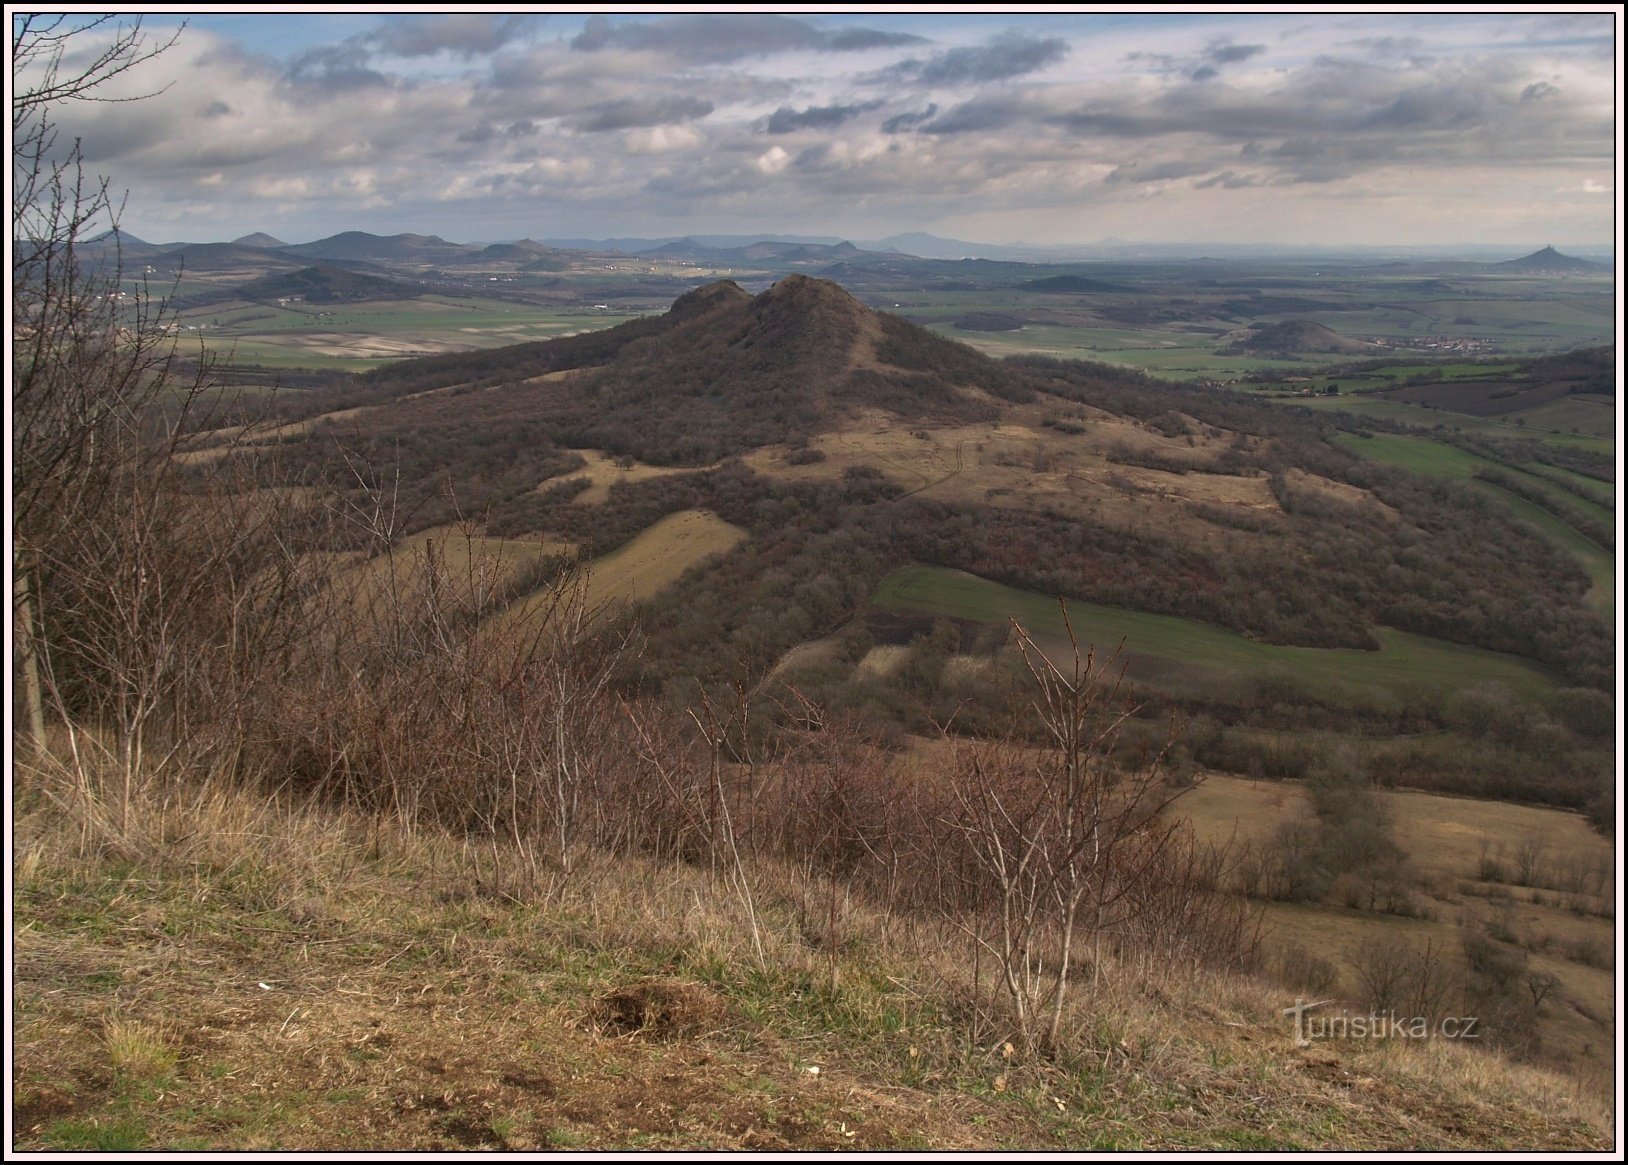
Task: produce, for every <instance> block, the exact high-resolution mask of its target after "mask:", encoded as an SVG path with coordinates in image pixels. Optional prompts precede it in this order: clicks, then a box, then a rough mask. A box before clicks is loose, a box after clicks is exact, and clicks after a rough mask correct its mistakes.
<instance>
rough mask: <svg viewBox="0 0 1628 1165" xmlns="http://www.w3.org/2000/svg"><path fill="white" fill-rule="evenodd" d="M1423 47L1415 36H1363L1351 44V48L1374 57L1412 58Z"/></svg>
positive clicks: (1421, 42)
mask: <svg viewBox="0 0 1628 1165" xmlns="http://www.w3.org/2000/svg"><path fill="white" fill-rule="evenodd" d="M1423 45H1424V42H1423V41H1421V40H1420V39H1419V38H1418V37H1416V36H1364V37H1358V38H1357V39H1356V40H1354V41H1352V42H1351V47H1352V48H1357V49H1361V50H1362V51H1363V52H1365V53H1369V54H1371V55H1372V56H1376V57H1408V56H1412V55H1413V54H1414V53H1415V52H1417V50H1418V49H1420V48H1421V47H1423Z"/></svg>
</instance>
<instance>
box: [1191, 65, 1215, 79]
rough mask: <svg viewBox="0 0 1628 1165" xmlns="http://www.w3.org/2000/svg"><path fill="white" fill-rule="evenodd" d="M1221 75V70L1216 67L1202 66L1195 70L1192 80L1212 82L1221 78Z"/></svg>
mask: <svg viewBox="0 0 1628 1165" xmlns="http://www.w3.org/2000/svg"><path fill="white" fill-rule="evenodd" d="M1220 75H1221V70H1220V69H1217V68H1216V67H1215V66H1214V65H1200V66H1199V67H1198V68H1196V69H1194V70H1193V72H1192V79H1193V80H1194V81H1210V80H1213V79H1215V78H1216V77H1219V76H1220Z"/></svg>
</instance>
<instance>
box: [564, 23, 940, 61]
mask: <svg viewBox="0 0 1628 1165" xmlns="http://www.w3.org/2000/svg"><path fill="white" fill-rule="evenodd" d="M922 40H923V38H922V37H919V36H914V35H911V34H909V33H891V32H881V31H878V30H875V29H868V28H847V29H842V30H841V31H838V32H824V31H821V30H820V29H817V28H815V27H814V26H813V25H811V24H808V23H806V22H804V21H801V20H794V19H792V18H791V17H789V16H779V15H774V14H769V13H708V14H705V15H686V16H669V17H665V18H663V19H660V20H650V21H627V20H624V21H623V22H621V23H619V24H618V23H613V22H612V21H611V19H610V18H609V17H606V16H590V17H589V18H588V21H587V23H586V24H585V25H584V26H583V30H582V32H581V33H579V34H578V35H577V36H576V37H575V38H574V39H573V40H572V41H571V47H572V48H573V49H575V50H577V51H578V52H601V51H604V50H607V49H609V50H616V51H620V52H660V53H668V54H671V55H673V56H676V57H679V58H682V59H684V60H688V61H695V62H699V63H722V62H729V61H739V60H744V59H746V58H748V57H757V56H765V55H768V54H770V53H788V52H798V51H803V52H810V51H812V52H860V51H864V50H868V49H876V48H890V47H895V46H902V45H907V44H918V43H921V42H922Z"/></svg>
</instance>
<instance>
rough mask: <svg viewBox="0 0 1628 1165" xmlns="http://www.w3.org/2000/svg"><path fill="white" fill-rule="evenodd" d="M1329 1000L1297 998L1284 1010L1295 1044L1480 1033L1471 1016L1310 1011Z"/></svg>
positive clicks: (1462, 1036)
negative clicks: (1309, 1001) (1289, 1016)
mask: <svg viewBox="0 0 1628 1165" xmlns="http://www.w3.org/2000/svg"><path fill="white" fill-rule="evenodd" d="M1332 1002H1334V1001H1333V1000H1332V999H1322V1000H1318V1001H1317V1002H1316V1003H1308V1002H1307V1001H1306V1000H1304V999H1296V1000H1295V1001H1294V1006H1293V1007H1285V1008H1284V1009H1283V1014H1284V1015H1292V1016H1294V1042H1295V1044H1296V1046H1298V1047H1302V1048H1304V1047H1309V1046H1310V1045H1311V1042H1312V1041H1313V1040H1428V1039H1443V1040H1473V1039H1476V1038H1478V1036H1479V1033H1478V1032H1477V1030H1476V1028H1477V1025H1478V1023H1479V1021H1478V1020H1477V1018H1476V1017H1475V1016H1473V1015H1446V1016H1442V1017H1441V1018H1440V1019H1431V1018H1430V1017H1429V1016H1424V1015H1411V1016H1408V1015H1398V1014H1396V1012H1394V1011H1383V1012H1381V1011H1374V1012H1369V1013H1368V1014H1366V1015H1352V1014H1351V1013H1350V1012H1349V1011H1345V1010H1343V1009H1342V1010H1341V1011H1339V1012H1331V1013H1328V1014H1326V1015H1313V1014H1311V1013H1312V1011H1313V1010H1314V1009H1315V1008H1318V1007H1324V1006H1326V1005H1328V1004H1330V1003H1332Z"/></svg>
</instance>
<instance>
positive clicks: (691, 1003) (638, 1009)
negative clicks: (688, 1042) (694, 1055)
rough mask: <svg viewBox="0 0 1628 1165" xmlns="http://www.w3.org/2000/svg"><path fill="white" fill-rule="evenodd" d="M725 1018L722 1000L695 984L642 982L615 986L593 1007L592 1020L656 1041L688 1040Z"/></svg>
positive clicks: (670, 980) (676, 981)
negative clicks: (649, 1037) (652, 1038)
mask: <svg viewBox="0 0 1628 1165" xmlns="http://www.w3.org/2000/svg"><path fill="white" fill-rule="evenodd" d="M728 1015H729V1009H728V1007H727V1006H726V1005H725V1004H724V1001H723V1000H722V999H720V998H718V996H717V995H715V994H713V993H712V992H711V991H709V990H708V989H707V988H705V987H703V986H701V985H700V984H699V983H686V982H683V981H681V980H677V979H645V980H641V981H640V982H638V983H632V984H629V985H628V986H626V987H618V988H616V990H614V991H612V992H610V993H609V994H607V995H605V996H604V997H603V998H601V999H600V1000H599V1002H598V1003H597V1005H596V1006H595V1007H594V1020H595V1021H596V1022H597V1023H598V1024H599V1025H600V1026H601V1027H602V1028H605V1029H607V1030H608V1031H610V1032H611V1033H613V1034H616V1035H646V1036H651V1037H654V1038H655V1039H659V1040H675V1039H685V1038H692V1037H695V1036H698V1035H701V1034H703V1033H705V1032H709V1031H712V1030H714V1029H716V1028H717V1027H719V1026H720V1025H721V1024H722V1023H723V1022H724V1021H725V1020H726V1019H727V1018H728Z"/></svg>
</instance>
